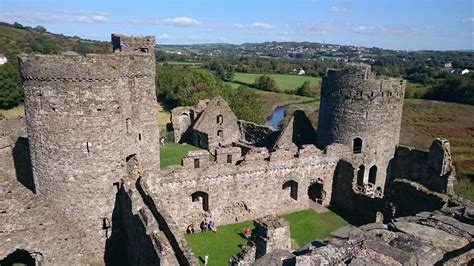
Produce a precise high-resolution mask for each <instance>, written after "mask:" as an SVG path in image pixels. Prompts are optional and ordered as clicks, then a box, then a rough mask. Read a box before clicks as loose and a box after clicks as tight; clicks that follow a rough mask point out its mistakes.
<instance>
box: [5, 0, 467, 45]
mask: <svg viewBox="0 0 474 266" xmlns="http://www.w3.org/2000/svg"><path fill="white" fill-rule="evenodd" d="M473 3H474V1H473V0H398V1H396V0H391V1H389V0H253V1H251V0H241V1H234V0H220V1H217V0H194V1H193V0H155V1H149V0H141V1H140V0H135V1H118V0H114V1H111V0H94V1H92V0H75V1H72V0H61V1H55V0H44V1H33V0H0V21H6V22H10V23H12V22H15V21H17V22H19V23H22V24H24V25H29V26H36V25H42V26H44V27H46V28H47V29H48V30H49V31H51V32H55V33H62V34H65V35H77V36H81V37H84V38H88V39H97V40H109V39H110V34H111V33H124V34H130V35H155V36H156V38H157V43H159V44H189V43H211V42H212V43H215V42H226V43H244V42H263V41H314V42H324V43H335V44H350V45H357V46H366V47H373V46H376V47H382V48H389V49H403V50H420V49H434V50H453V49H474V41H473V40H474V33H473V32H474V30H473V29H474V7H473V6H474V4H473Z"/></svg>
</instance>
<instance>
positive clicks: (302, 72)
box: [298, 69, 306, 75]
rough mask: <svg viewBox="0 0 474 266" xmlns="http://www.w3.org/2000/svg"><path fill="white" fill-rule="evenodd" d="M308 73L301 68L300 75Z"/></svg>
mask: <svg viewBox="0 0 474 266" xmlns="http://www.w3.org/2000/svg"><path fill="white" fill-rule="evenodd" d="M304 74H306V72H305V71H304V69H300V72H298V75H304Z"/></svg>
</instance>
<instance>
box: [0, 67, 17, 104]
mask: <svg viewBox="0 0 474 266" xmlns="http://www.w3.org/2000/svg"><path fill="white" fill-rule="evenodd" d="M0 80H1V82H0V109H10V108H13V107H15V106H17V105H18V104H20V103H21V101H22V93H21V86H20V73H19V71H18V63H17V61H16V60H9V61H8V62H7V63H6V64H4V65H0Z"/></svg>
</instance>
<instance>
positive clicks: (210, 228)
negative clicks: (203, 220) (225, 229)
mask: <svg viewBox="0 0 474 266" xmlns="http://www.w3.org/2000/svg"><path fill="white" fill-rule="evenodd" d="M208 228H209V230H212V232H214V233H215V232H217V226H216V223H214V221H212V220H211V221H210V222H209V225H208Z"/></svg>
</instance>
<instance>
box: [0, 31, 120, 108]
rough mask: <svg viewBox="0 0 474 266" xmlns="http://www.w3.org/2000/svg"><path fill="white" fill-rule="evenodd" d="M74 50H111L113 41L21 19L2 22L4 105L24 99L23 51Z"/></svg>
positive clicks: (0, 91) (0, 93)
mask: <svg viewBox="0 0 474 266" xmlns="http://www.w3.org/2000/svg"><path fill="white" fill-rule="evenodd" d="M67 51H74V52H77V53H80V54H85V53H99V54H103V53H110V52H112V49H111V48H110V43H109V42H99V41H92V40H84V39H81V38H79V37H77V36H75V37H69V36H64V35H62V34H54V33H50V32H48V31H47V30H46V29H45V28H44V27H42V26H37V27H35V28H32V27H25V26H23V25H21V24H19V23H14V24H8V23H4V22H0V54H4V55H5V56H6V57H7V59H8V62H7V63H6V64H4V65H0V109H10V108H12V107H15V106H17V105H18V104H20V103H21V102H22V100H23V97H22V93H21V85H20V73H19V70H18V61H17V60H16V57H17V55H19V54H22V53H31V52H35V53H41V54H61V53H63V52H67Z"/></svg>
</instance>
